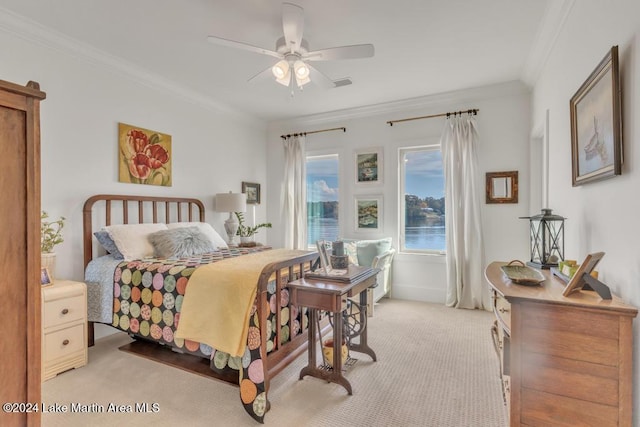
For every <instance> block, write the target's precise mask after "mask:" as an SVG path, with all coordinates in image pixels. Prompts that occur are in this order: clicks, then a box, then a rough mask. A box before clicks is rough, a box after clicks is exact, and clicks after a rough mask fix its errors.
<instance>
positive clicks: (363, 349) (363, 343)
mask: <svg viewBox="0 0 640 427" xmlns="http://www.w3.org/2000/svg"><path fill="white" fill-rule="evenodd" d="M366 306H367V290H366V289H365V290H364V291H362V292H360V309H361V310H362V307H366ZM362 315H364V316H367V313H363V314H361V316H362ZM367 329H368V328H367V327H366V325H365V327H364V329H362V333H361V334H360V340H359V341H358V344H352V345H351V347H350V350H353V351H357V352H358V353H364V354H368V355H369V356H371V358H372V359H373V361H374V362H375V361H377V360H378V359H377V357H376V353H375V352H374V351H373V349H372V348H371V347H369V344H368V343H367Z"/></svg>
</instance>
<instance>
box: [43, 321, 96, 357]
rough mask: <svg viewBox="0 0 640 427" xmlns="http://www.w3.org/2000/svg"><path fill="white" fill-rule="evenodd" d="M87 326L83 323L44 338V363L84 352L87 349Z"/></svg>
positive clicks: (51, 333)
mask: <svg viewBox="0 0 640 427" xmlns="http://www.w3.org/2000/svg"><path fill="white" fill-rule="evenodd" d="M84 328H85V325H84V324H83V323H81V324H78V325H75V326H72V327H70V328H66V329H61V330H59V331H55V332H50V333H48V334H46V335H45V336H44V349H43V351H42V354H43V356H44V357H45V359H44V362H45V363H46V362H48V361H50V360H55V359H58V358H61V357H65V356H68V355H70V354H73V353H74V352H78V351H79V352H82V351H84V348H85V345H86V343H85V334H84Z"/></svg>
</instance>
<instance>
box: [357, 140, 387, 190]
mask: <svg viewBox="0 0 640 427" xmlns="http://www.w3.org/2000/svg"><path fill="white" fill-rule="evenodd" d="M355 168H356V184H382V148H381V147H377V148H369V149H364V150H359V151H356V153H355Z"/></svg>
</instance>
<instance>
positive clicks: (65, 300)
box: [42, 280, 87, 381]
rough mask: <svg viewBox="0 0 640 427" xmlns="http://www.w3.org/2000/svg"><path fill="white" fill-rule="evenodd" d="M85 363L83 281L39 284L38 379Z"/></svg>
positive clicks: (84, 300)
mask: <svg viewBox="0 0 640 427" xmlns="http://www.w3.org/2000/svg"><path fill="white" fill-rule="evenodd" d="M86 364H87V285H85V284H84V283H82V282H73V281H71V280H56V281H55V283H54V284H53V285H52V286H46V287H44V288H42V380H43V381H46V380H48V379H51V378H53V377H55V376H56V375H58V374H59V373H61V372H64V371H67V370H69V369H72V368H79V367H81V366H84V365H86Z"/></svg>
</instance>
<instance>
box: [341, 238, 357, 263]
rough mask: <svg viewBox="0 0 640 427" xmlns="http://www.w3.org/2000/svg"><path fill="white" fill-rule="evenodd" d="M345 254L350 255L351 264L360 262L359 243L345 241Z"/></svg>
mask: <svg viewBox="0 0 640 427" xmlns="http://www.w3.org/2000/svg"><path fill="white" fill-rule="evenodd" d="M344 254H345V255H347V256H348V257H349V263H350V264H355V265H359V264H358V244H357V243H356V242H346V241H345V242H344Z"/></svg>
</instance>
